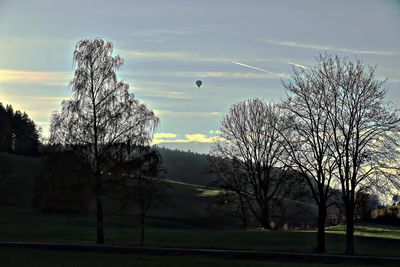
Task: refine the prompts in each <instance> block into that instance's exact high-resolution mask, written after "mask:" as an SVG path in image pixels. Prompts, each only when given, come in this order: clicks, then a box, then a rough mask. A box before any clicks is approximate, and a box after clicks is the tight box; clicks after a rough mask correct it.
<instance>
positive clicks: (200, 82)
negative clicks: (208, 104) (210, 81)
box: [196, 80, 203, 88]
mask: <svg viewBox="0 0 400 267" xmlns="http://www.w3.org/2000/svg"><path fill="white" fill-rule="evenodd" d="M202 83H203V82H202V81H200V80H197V81H196V85H197V87H198V88H200V86H201V84H202Z"/></svg>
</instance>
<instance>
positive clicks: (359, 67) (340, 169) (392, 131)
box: [318, 55, 400, 254]
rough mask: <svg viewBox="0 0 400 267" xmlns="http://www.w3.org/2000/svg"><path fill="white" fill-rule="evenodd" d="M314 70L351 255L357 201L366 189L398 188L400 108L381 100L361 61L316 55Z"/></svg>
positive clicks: (382, 90) (379, 83) (381, 94)
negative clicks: (328, 130) (320, 87)
mask: <svg viewBox="0 0 400 267" xmlns="http://www.w3.org/2000/svg"><path fill="white" fill-rule="evenodd" d="M318 74H319V77H320V80H321V81H323V82H324V84H325V85H326V88H327V90H324V91H322V92H321V93H322V94H323V95H324V102H323V103H322V105H323V106H325V109H326V114H327V117H328V119H329V124H330V127H331V129H332V131H331V140H332V142H331V145H330V146H329V148H330V149H331V150H332V155H333V158H334V160H335V164H336V167H337V170H336V172H335V175H336V177H337V180H338V184H339V186H340V188H341V192H342V199H343V204H344V208H345V215H346V250H345V253H347V254H353V253H354V220H355V218H354V217H355V209H356V206H357V202H358V201H359V200H361V199H362V196H363V194H364V193H365V192H368V191H370V190H374V189H375V190H383V189H388V188H390V187H393V184H394V185H395V186H397V188H399V186H400V183H399V180H398V173H397V171H398V170H399V168H398V159H399V156H400V152H399V144H400V143H399V141H400V135H399V130H400V116H399V112H398V111H397V110H396V109H395V108H394V107H393V106H391V105H390V104H389V103H386V102H385V96H386V90H385V88H384V86H383V85H384V81H379V80H377V79H376V78H375V68H374V67H370V66H365V65H364V64H363V63H362V62H361V61H360V60H358V59H356V60H354V61H351V60H348V59H346V58H345V59H341V58H339V57H338V56H336V57H332V56H329V55H325V56H321V57H320V58H319V65H318Z"/></svg>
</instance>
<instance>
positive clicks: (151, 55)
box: [121, 50, 198, 60]
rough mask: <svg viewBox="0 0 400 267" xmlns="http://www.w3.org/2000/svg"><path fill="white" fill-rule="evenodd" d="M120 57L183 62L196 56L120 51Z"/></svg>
mask: <svg viewBox="0 0 400 267" xmlns="http://www.w3.org/2000/svg"><path fill="white" fill-rule="evenodd" d="M121 56H123V57H134V58H147V59H164V60H166V59H167V60H177V59H180V60H185V59H191V58H193V57H198V55H194V54H190V53H184V52H164V51H135V50H122V51H121Z"/></svg>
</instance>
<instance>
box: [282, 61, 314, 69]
mask: <svg viewBox="0 0 400 267" xmlns="http://www.w3.org/2000/svg"><path fill="white" fill-rule="evenodd" d="M287 63H289V64H290V65H293V66H296V67H299V68H302V69H306V70H309V69H310V68H308V67H306V66H304V65H301V64H298V63H293V62H290V61H288V62H287Z"/></svg>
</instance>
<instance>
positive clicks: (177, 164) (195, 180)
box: [156, 146, 217, 186]
mask: <svg viewBox="0 0 400 267" xmlns="http://www.w3.org/2000/svg"><path fill="white" fill-rule="evenodd" d="M156 149H157V150H158V151H159V152H160V155H161V157H162V160H163V165H164V166H165V167H166V168H167V179H169V180H174V181H179V182H185V183H191V184H196V185H203V186H207V185H210V184H211V183H212V182H214V181H215V180H216V179H217V176H216V175H214V174H211V173H209V172H208V166H209V162H208V157H209V156H208V155H205V154H199V153H194V152H190V151H189V152H187V151H181V150H171V149H168V148H163V147H158V146H156Z"/></svg>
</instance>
